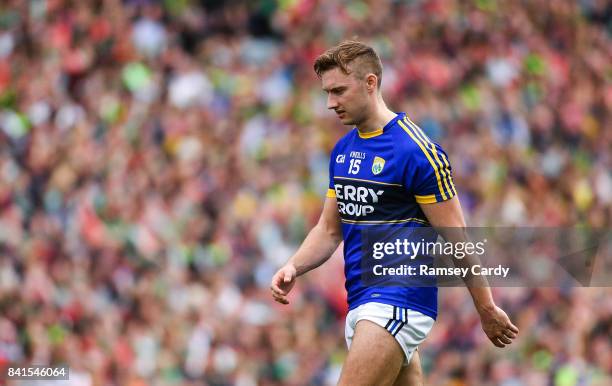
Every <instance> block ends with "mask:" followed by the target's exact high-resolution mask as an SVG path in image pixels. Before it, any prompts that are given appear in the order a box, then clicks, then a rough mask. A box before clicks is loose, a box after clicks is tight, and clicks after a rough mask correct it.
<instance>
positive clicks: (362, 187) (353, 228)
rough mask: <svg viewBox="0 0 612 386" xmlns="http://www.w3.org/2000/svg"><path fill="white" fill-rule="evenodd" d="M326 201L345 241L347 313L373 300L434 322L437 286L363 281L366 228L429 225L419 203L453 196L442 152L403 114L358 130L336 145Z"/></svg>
mask: <svg viewBox="0 0 612 386" xmlns="http://www.w3.org/2000/svg"><path fill="white" fill-rule="evenodd" d="M329 176H330V179H329V189H328V191H327V196H328V197H335V198H336V199H337V202H338V212H339V215H340V220H341V222H342V234H343V238H344V262H345V265H344V273H345V276H346V290H347V292H348V304H349V309H353V308H355V307H357V306H359V305H361V304H364V303H367V302H371V301H376V302H380V303H386V304H390V305H394V306H398V307H404V308H411V309H414V310H417V311H420V312H422V313H424V314H426V315H429V316H431V317H432V318H434V319H435V318H436V316H437V308H438V306H437V304H438V299H437V298H438V289H437V287H372V286H365V285H363V283H362V282H361V274H362V272H361V269H362V266H361V253H362V249H361V248H362V245H361V235H362V233H361V231H362V230H363V229H364V227H372V226H378V227H381V226H384V227H392V228H394V229H395V228H398V227H423V226H429V223H428V221H427V218H426V217H425V215H424V214H423V211H422V210H421V208H420V206H419V204H420V203H425V204H431V203H436V202H440V201H445V200H449V199H451V198H452V197H454V196H455V195H456V194H457V192H456V190H455V187H454V185H453V181H452V176H451V166H450V163H449V161H448V157H447V156H446V153H444V151H443V150H442V148H441V147H440V146H439V145H438V144H437V143H434V142H433V141H431V140H430V139H429V138H428V137H427V136H426V135H425V134H424V133H423V131H422V130H421V129H420V128H419V127H417V126H416V125H415V124H414V123H413V122H412V121H411V120H410V119H409V118H408V117H407V116H406V115H405V114H404V113H400V114H398V115H397V116H396V117H395V118H394V119H392V120H391V121H390V122H389V123H388V124H387V125H386V126H385V127H384V128H382V129H379V130H376V131H375V132H372V133H367V134H362V133H360V132H359V131H358V130H357V129H356V128H354V129H353V130H351V131H350V132H349V133H348V134H347V135H345V136H344V137H343V138H342V139H340V141H338V143H337V144H336V146H335V147H334V150H333V151H332V154H331V158H330V165H329Z"/></svg>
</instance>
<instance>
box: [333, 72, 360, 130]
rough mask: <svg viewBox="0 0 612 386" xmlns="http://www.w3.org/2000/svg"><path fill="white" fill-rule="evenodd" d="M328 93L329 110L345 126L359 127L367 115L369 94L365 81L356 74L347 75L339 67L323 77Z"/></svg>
mask: <svg viewBox="0 0 612 386" xmlns="http://www.w3.org/2000/svg"><path fill="white" fill-rule="evenodd" d="M321 83H322V87H323V91H325V92H326V93H327V108H328V109H330V110H334V111H335V112H336V114H337V115H338V118H340V121H341V122H342V123H343V124H344V125H357V124H358V123H360V122H362V121H363V120H364V117H365V116H366V115H367V106H368V93H367V88H366V82H365V80H359V79H357V78H356V76H355V75H354V73H351V74H349V75H346V74H344V73H343V72H342V70H341V69H340V68H338V67H336V68H332V69H331V70H328V71H325V72H324V73H323V74H322V75H321Z"/></svg>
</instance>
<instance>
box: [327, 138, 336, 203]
mask: <svg viewBox="0 0 612 386" xmlns="http://www.w3.org/2000/svg"><path fill="white" fill-rule="evenodd" d="M335 161H336V147H334V149H333V150H332V152H331V154H330V156H329V185H328V186H327V194H325V197H329V198H336V190H335V189H334V164H335Z"/></svg>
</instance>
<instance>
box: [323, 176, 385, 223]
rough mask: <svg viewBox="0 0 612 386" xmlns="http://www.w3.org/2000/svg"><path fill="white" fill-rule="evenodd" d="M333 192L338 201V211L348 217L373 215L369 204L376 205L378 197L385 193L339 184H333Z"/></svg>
mask: <svg viewBox="0 0 612 386" xmlns="http://www.w3.org/2000/svg"><path fill="white" fill-rule="evenodd" d="M334 190H335V191H336V198H337V199H338V211H339V212H340V214H345V215H349V216H366V215H368V214H371V213H374V206H373V205H371V204H376V203H378V199H379V197H380V196H382V194H383V193H384V192H385V191H384V190H374V189H371V188H365V187H363V186H353V185H341V184H335V185H334ZM344 201H349V202H344Z"/></svg>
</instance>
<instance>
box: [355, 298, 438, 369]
mask: <svg viewBox="0 0 612 386" xmlns="http://www.w3.org/2000/svg"><path fill="white" fill-rule="evenodd" d="M364 319H365V320H369V321H371V322H373V323H376V324H378V325H379V326H381V327H382V328H384V329H386V330H387V331H389V333H390V334H391V335H393V337H394V338H395V340H397V342H398V343H399V345H400V346H401V348H402V351H404V355H405V360H404V366H405V365H407V364H408V363H409V362H410V359H411V358H412V354H413V353H414V350H416V349H417V347H418V345H419V344H421V342H423V340H425V338H426V337H427V334H429V331H431V328H432V327H433V324H434V322H435V321H434V319H432V318H431V317H429V316H427V315H425V314H422V313H420V312H418V311H415V310H411V309H408V308H401V307H396V306H392V305H389V304H384V303H376V302H370V303H365V304H362V305H360V306H359V307H357V308H354V309H352V310H350V311H349V313H348V315H346V325H345V328H344V336H345V338H346V345H347V346H348V347H349V348H350V347H351V342H352V341H353V335H355V327H356V326H357V322H359V321H360V320H364Z"/></svg>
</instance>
